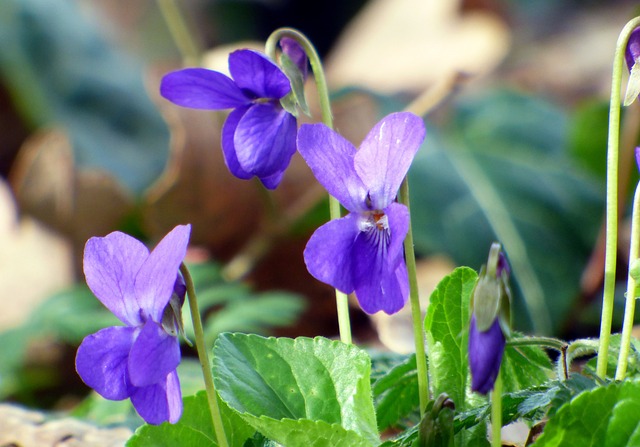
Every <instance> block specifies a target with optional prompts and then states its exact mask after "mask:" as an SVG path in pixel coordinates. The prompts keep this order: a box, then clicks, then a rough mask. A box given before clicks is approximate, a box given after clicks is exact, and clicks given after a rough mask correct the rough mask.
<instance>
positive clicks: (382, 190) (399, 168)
mask: <svg viewBox="0 0 640 447" xmlns="http://www.w3.org/2000/svg"><path fill="white" fill-rule="evenodd" d="M424 136H425V127H424V123H423V121H422V119H421V118H420V117H418V116H416V115H414V114H413V113H409V112H399V113H392V114H391V115H388V116H386V117H385V118H383V119H382V120H381V121H380V122H379V123H378V124H376V125H375V126H374V128H373V129H371V131H370V132H369V133H368V134H367V136H366V137H365V139H364V141H363V142H362V144H361V145H360V150H358V152H357V153H356V155H355V161H354V165H355V170H356V172H357V173H358V176H360V178H361V179H362V182H363V183H364V184H365V186H366V188H367V191H368V192H369V196H370V198H371V203H372V206H373V208H374V209H383V208H386V207H387V206H388V205H389V204H390V203H391V202H392V201H393V200H394V199H395V197H396V195H397V194H398V189H399V188H400V184H401V183H402V180H403V179H404V177H405V176H406V175H407V172H408V171H409V166H411V162H412V161H413V158H414V156H415V154H416V152H418V149H419V148H420V145H421V144H422V141H423V140H424Z"/></svg>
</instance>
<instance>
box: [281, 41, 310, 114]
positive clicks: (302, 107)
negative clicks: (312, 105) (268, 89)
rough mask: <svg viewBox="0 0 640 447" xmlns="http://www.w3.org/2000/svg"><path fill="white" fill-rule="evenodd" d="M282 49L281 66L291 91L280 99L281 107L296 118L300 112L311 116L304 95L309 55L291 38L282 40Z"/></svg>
mask: <svg viewBox="0 0 640 447" xmlns="http://www.w3.org/2000/svg"><path fill="white" fill-rule="evenodd" d="M280 47H281V48H282V54H280V61H279V62H280V64H279V65H280V68H281V69H282V71H283V72H284V74H285V75H286V76H287V78H289V82H290V83H291V91H290V92H289V94H288V95H286V96H285V97H284V98H281V99H280V105H281V106H282V108H283V109H285V110H286V111H287V112H289V113H290V114H292V115H293V116H295V117H296V118H297V117H298V116H299V113H300V111H302V113H304V114H305V115H307V116H311V111H310V110H309V105H308V104H307V98H306V96H305V93H304V81H305V80H306V78H307V65H308V58H307V55H306V53H305V52H304V49H303V48H302V47H301V46H300V44H299V43H298V42H297V41H296V40H295V39H292V38H289V37H284V38H282V39H280Z"/></svg>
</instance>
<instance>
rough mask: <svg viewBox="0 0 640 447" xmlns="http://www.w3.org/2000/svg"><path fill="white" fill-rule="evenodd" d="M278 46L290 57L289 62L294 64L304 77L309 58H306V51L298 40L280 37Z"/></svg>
mask: <svg viewBox="0 0 640 447" xmlns="http://www.w3.org/2000/svg"><path fill="white" fill-rule="evenodd" d="M280 48H282V52H283V53H284V54H286V55H287V57H288V58H289V59H291V62H293V63H294V64H296V66H297V67H298V70H300V73H301V74H302V78H303V79H304V78H306V77H307V73H308V66H309V58H307V53H305V51H304V49H303V48H302V47H301V46H300V44H299V43H298V41H297V40H295V39H292V38H290V37H283V38H282V39H280Z"/></svg>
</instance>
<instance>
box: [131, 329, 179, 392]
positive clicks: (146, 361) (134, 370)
mask: <svg viewBox="0 0 640 447" xmlns="http://www.w3.org/2000/svg"><path fill="white" fill-rule="evenodd" d="M178 364H180V345H179V343H178V337H173V336H171V335H169V334H168V333H167V332H165V331H164V329H163V328H162V326H161V325H160V324H158V323H156V322H154V321H151V320H149V321H147V322H146V323H145V325H144V326H143V327H142V331H140V334H139V335H138V338H136V340H135V342H134V343H133V346H132V347H131V352H130V353H129V379H130V380H131V384H132V385H134V386H137V387H140V386H148V385H153V384H154V383H158V382H160V381H162V380H163V379H164V378H165V377H166V375H167V374H169V373H170V372H171V371H173V370H175V369H176V368H177V367H178Z"/></svg>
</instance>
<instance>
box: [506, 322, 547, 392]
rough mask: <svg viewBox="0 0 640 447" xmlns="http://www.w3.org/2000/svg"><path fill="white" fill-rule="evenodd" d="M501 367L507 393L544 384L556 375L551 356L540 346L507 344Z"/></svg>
mask: <svg viewBox="0 0 640 447" xmlns="http://www.w3.org/2000/svg"><path fill="white" fill-rule="evenodd" d="M512 335H513V337H514V338H518V337H520V336H521V335H519V334H516V333H513V334H512ZM500 368H501V374H502V383H503V387H504V392H505V393H509V392H513V391H519V390H524V389H527V388H532V387H535V386H539V385H542V384H543V383H545V382H546V381H548V380H549V379H550V378H551V377H552V376H553V375H554V371H553V369H552V367H551V360H550V359H549V356H548V355H547V354H546V352H544V350H543V349H542V348H540V347H538V346H511V345H507V346H506V347H505V350H504V357H503V359H502V364H501V365H500Z"/></svg>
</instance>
